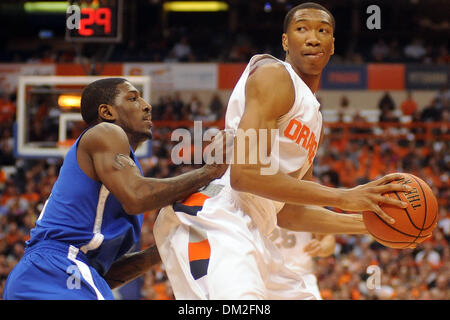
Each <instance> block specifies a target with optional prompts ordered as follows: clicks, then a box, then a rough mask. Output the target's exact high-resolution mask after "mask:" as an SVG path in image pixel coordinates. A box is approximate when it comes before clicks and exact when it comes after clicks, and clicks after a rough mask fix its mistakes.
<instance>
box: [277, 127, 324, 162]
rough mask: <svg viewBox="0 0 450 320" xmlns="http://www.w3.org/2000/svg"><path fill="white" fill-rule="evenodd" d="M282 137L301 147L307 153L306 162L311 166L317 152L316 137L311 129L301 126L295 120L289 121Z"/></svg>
mask: <svg viewBox="0 0 450 320" xmlns="http://www.w3.org/2000/svg"><path fill="white" fill-rule="evenodd" d="M284 136H285V137H286V138H288V139H291V140H292V141H295V143H296V144H298V145H299V146H300V145H301V146H302V147H303V148H304V149H306V150H307V151H308V162H309V163H310V164H311V163H312V161H313V159H314V156H315V155H316V150H317V141H316V135H315V134H314V132H312V131H311V129H310V128H309V127H308V126H307V125H304V124H302V123H301V122H300V121H298V120H297V119H291V121H290V122H289V124H288V126H287V127H286V129H285V130H284Z"/></svg>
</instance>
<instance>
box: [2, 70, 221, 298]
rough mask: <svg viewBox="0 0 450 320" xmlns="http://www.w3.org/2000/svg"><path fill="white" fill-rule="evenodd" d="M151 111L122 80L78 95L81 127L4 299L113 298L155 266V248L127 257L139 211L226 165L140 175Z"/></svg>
mask: <svg viewBox="0 0 450 320" xmlns="http://www.w3.org/2000/svg"><path fill="white" fill-rule="evenodd" d="M151 109H152V107H151V106H150V105H149V104H148V103H147V102H146V101H144V99H143V98H142V97H141V96H140V94H139V91H138V90H137V89H136V88H135V87H134V86H133V85H132V84H130V83H129V82H128V81H126V79H122V78H108V79H102V80H98V81H95V82H93V83H91V84H89V85H88V86H87V87H86V88H85V89H84V91H83V93H82V98H81V114H82V116H83V119H84V121H85V122H86V123H87V124H88V129H86V130H85V131H84V132H83V134H81V136H80V137H79V138H78V139H77V141H76V142H75V144H74V145H73V146H72V147H71V148H70V150H69V151H68V153H67V155H66V157H65V159H64V163H63V165H62V167H61V171H60V174H59V177H58V180H57V181H56V183H55V185H54V187H53V189H52V192H51V195H50V197H49V199H48V200H47V202H46V203H45V205H44V208H43V210H42V212H41V214H40V216H39V218H38V220H37V222H36V226H35V228H34V229H32V230H31V235H30V240H29V241H27V248H26V252H25V254H24V256H23V258H22V259H21V261H20V262H19V263H18V264H17V265H16V267H15V268H14V269H13V270H12V271H11V273H10V274H9V277H8V279H7V282H6V285H5V289H4V298H5V299H113V294H112V291H111V288H114V287H117V286H120V285H122V284H124V283H126V282H128V281H131V280H133V279H135V278H137V277H138V276H140V275H142V274H143V273H144V272H146V271H148V270H149V268H150V267H151V266H152V265H153V264H155V263H157V262H159V261H160V258H159V255H158V252H157V250H156V247H150V248H149V249H146V250H143V251H140V252H138V253H133V254H127V252H128V251H129V249H130V248H131V247H132V246H133V245H134V244H135V243H136V242H137V241H138V240H139V237H140V230H141V225H142V221H143V214H141V213H142V212H144V211H148V210H153V209H158V208H161V207H163V206H166V205H168V204H171V203H174V202H175V201H177V200H180V199H183V198H185V197H186V196H188V195H189V194H191V193H193V192H195V191H197V190H198V189H199V188H201V187H202V186H204V185H206V184H207V183H209V182H210V181H211V180H213V179H215V178H218V177H220V176H221V175H222V174H223V173H224V172H225V170H226V168H227V165H226V164H224V165H218V164H217V165H216V164H211V165H205V166H203V167H202V168H200V169H196V170H194V171H190V172H188V173H185V174H183V175H180V176H177V177H172V178H168V179H152V178H146V177H144V176H143V174H142V170H141V167H140V165H139V162H138V161H137V159H136V156H135V154H134V151H135V150H136V148H137V147H138V145H139V144H140V143H142V142H143V141H145V140H147V139H151V138H152V131H151V128H152V122H151ZM219 134H220V135H222V134H223V133H219ZM219 140H220V139H216V140H215V141H214V142H213V143H217V144H218V143H221V142H218V141H219ZM217 146H218V145H217Z"/></svg>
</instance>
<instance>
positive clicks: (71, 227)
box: [27, 134, 144, 275]
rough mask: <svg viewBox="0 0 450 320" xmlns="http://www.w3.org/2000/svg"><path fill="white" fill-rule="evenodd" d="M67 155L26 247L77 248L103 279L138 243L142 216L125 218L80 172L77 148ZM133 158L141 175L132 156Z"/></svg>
mask: <svg viewBox="0 0 450 320" xmlns="http://www.w3.org/2000/svg"><path fill="white" fill-rule="evenodd" d="M82 136H83V134H82V135H81V136H80V137H79V138H78V139H77V141H76V142H75V144H74V145H73V146H72V147H71V148H70V149H69V151H68V153H67V155H66V157H65V159H64V163H63V165H62V167H61V170H60V173H59V177H58V179H57V181H56V182H55V184H54V186H53V189H52V192H51V195H50V197H49V199H48V200H47V202H46V203H45V205H44V208H43V209H42V212H41V214H40V216H39V218H38V220H37V221H36V226H35V228H33V229H32V230H31V233H30V240H29V241H27V246H28V247H32V246H33V245H34V244H36V243H38V242H40V241H43V240H54V241H59V242H63V243H65V244H68V245H71V246H74V247H76V248H78V249H79V250H80V252H82V253H84V255H85V256H86V258H87V261H86V262H87V263H88V264H89V265H90V266H92V267H93V268H95V269H96V270H97V272H98V273H99V274H100V275H105V274H106V273H107V271H108V269H109V268H110V266H111V264H112V263H113V262H114V261H115V260H117V259H118V258H120V257H121V256H122V255H123V254H125V253H126V252H127V251H129V249H130V248H131V247H132V246H133V245H134V244H135V243H136V242H137V241H138V240H139V237H140V232H141V226H142V221H143V218H144V216H143V214H140V215H129V214H127V213H126V212H125V211H124V209H123V208H122V205H121V204H120V203H119V201H118V200H117V198H116V197H115V196H114V195H113V194H111V193H110V192H109V190H108V189H107V188H106V187H105V186H104V185H102V183H101V182H99V181H94V180H92V179H91V178H89V177H88V176H87V175H86V174H85V173H84V172H83V171H82V170H81V168H80V167H79V166H78V161H77V148H78V143H79V141H80V139H81V137H82ZM130 156H131V157H132V159H133V160H134V162H135V163H136V165H137V166H138V168H139V170H140V171H141V173H142V169H141V167H140V165H139V162H138V161H137V159H136V157H135V155H134V152H133V150H132V149H131V147H130Z"/></svg>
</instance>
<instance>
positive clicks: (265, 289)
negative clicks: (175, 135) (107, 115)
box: [154, 3, 410, 299]
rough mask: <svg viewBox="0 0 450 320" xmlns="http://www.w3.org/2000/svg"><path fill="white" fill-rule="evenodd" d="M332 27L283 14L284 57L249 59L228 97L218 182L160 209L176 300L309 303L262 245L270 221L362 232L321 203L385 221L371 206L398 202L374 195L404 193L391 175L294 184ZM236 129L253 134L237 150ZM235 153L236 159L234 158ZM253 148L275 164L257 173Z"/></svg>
mask: <svg viewBox="0 0 450 320" xmlns="http://www.w3.org/2000/svg"><path fill="white" fill-rule="evenodd" d="M333 31H334V18H333V16H332V15H331V13H329V12H328V11H327V10H326V9H325V8H323V7H322V6H319V5H317V4H314V3H307V4H303V5H300V6H297V7H295V8H293V9H292V10H291V11H290V12H289V13H288V14H287V16H286V19H285V32H284V33H283V36H282V45H283V48H284V50H285V52H286V60H285V61H281V60H278V59H276V58H274V57H272V56H270V55H256V56H254V57H252V59H251V60H250V62H249V64H248V65H247V67H246V69H245V70H244V72H243V74H242V76H241V78H240V79H239V81H238V83H237V85H236V86H235V88H234V90H233V93H232V94H231V97H230V100H229V103H228V108H227V113H226V119H225V126H226V128H227V129H234V130H237V134H236V136H237V138H235V158H234V162H233V163H232V164H231V165H230V168H229V169H228V170H227V172H226V173H225V174H224V176H223V177H222V178H221V179H219V180H215V181H213V182H212V183H211V184H210V185H209V186H208V187H206V188H205V189H204V190H203V191H201V192H200V193H195V194H193V195H191V196H190V197H189V198H187V199H186V200H185V201H184V202H183V203H176V204H174V205H173V206H170V207H165V208H163V209H162V210H161V212H160V213H159V216H158V218H157V221H156V223H155V228H154V234H155V240H156V243H157V246H158V250H159V253H160V255H161V259H162V261H163V263H164V264H165V267H166V271H167V274H168V277H169V280H170V282H171V285H172V288H173V290H174V295H175V297H176V298H177V299H313V298H314V297H313V296H312V295H311V294H310V293H309V292H307V291H306V290H305V289H306V286H305V284H304V282H303V281H302V280H301V277H299V276H298V275H297V274H295V273H294V272H292V271H291V270H289V269H287V268H286V267H285V266H284V265H283V259H282V256H281V254H280V252H279V251H278V249H277V248H276V246H274V245H273V243H272V242H271V241H270V238H269V235H270V233H271V232H272V231H273V229H274V228H275V226H276V225H277V224H278V225H279V226H280V227H283V228H286V229H290V230H294V231H307V232H314V233H324V234H326V233H336V234H339V233H345V234H364V233H367V229H366V227H365V225H364V223H363V221H362V218H361V214H356V213H355V214H338V213H335V212H332V211H330V210H327V209H325V208H324V207H325V206H330V207H336V208H341V209H342V210H346V211H353V212H361V211H373V212H374V213H375V214H378V215H380V217H381V218H383V219H385V220H387V221H389V223H392V220H391V219H392V218H390V217H389V216H387V215H386V214H385V213H384V212H383V211H382V210H381V208H380V204H383V203H388V204H391V205H394V206H398V207H401V208H404V207H406V206H407V204H406V203H403V202H401V201H398V200H394V199H392V198H388V197H384V196H382V194H383V193H386V192H390V191H408V190H410V188H408V187H405V186H402V185H400V184H387V183H388V182H390V181H393V180H398V179H401V175H397V174H392V175H389V176H386V177H383V178H381V179H379V180H376V181H372V182H370V183H368V184H365V185H360V186H357V187H355V188H352V189H335V188H329V187H326V186H322V185H320V184H317V183H315V182H312V181H306V180H302V178H303V177H305V176H306V177H310V176H311V175H312V167H311V164H312V162H313V159H314V156H315V153H316V151H317V146H318V145H319V139H320V137H321V135H322V115H321V113H320V111H319V107H320V105H319V103H318V101H317V99H316V97H315V95H314V93H315V92H316V91H317V90H318V86H319V81H320V75H321V72H322V70H323V68H324V67H325V65H326V64H327V63H328V60H329V58H330V56H331V55H332V54H333V53H334V38H333ZM239 129H240V130H239ZM260 129H262V130H260ZM271 129H274V130H275V132H277V130H278V133H279V134H278V135H276V136H275V137H274V138H273V139H272V138H271V136H270V134H266V136H265V137H266V138H267V137H268V140H267V143H266V145H264V146H263V147H267V149H266V150H263V151H261V150H260V149H259V141H260V140H261V139H263V138H264V136H263V135H264V134H265V133H267V131H268V132H271V131H270V130H271ZM264 130H265V131H264ZM240 131H241V132H244V133H247V132H257V138H258V141H257V142H256V143H247V144H245V150H240V149H239V148H238V142H239V132H240ZM261 149H263V148H261ZM272 149H274V150H275V149H276V152H272ZM243 151H244V158H245V161H244V163H238V162H237V161H236V157H239V155H240V153H241V152H243ZM260 151H261V152H264V153H265V154H267V155H270V160H271V163H275V164H276V166H275V167H277V168H278V170H275V172H271V174H262V172H263V171H264V170H263V169H264V168H266V167H267V166H265V165H264V164H263V163H262V161H261V159H260V157H258V159H257V161H256V163H253V162H252V161H250V156H253V155H255V154H256V155H258V154H260V153H259V152H260ZM261 154H262V153H261ZM288 280H291V281H290V282H289V281H288Z"/></svg>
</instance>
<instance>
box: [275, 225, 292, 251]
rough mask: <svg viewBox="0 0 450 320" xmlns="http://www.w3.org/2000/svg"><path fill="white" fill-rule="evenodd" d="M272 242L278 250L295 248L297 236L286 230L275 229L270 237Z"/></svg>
mask: <svg viewBox="0 0 450 320" xmlns="http://www.w3.org/2000/svg"><path fill="white" fill-rule="evenodd" d="M270 240H272V241H273V243H275V245H276V246H277V247H278V248H293V247H295V245H296V243H297V238H296V237H295V235H294V234H293V233H292V232H289V231H287V230H285V229H274V230H273V231H272V234H271V235H270Z"/></svg>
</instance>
